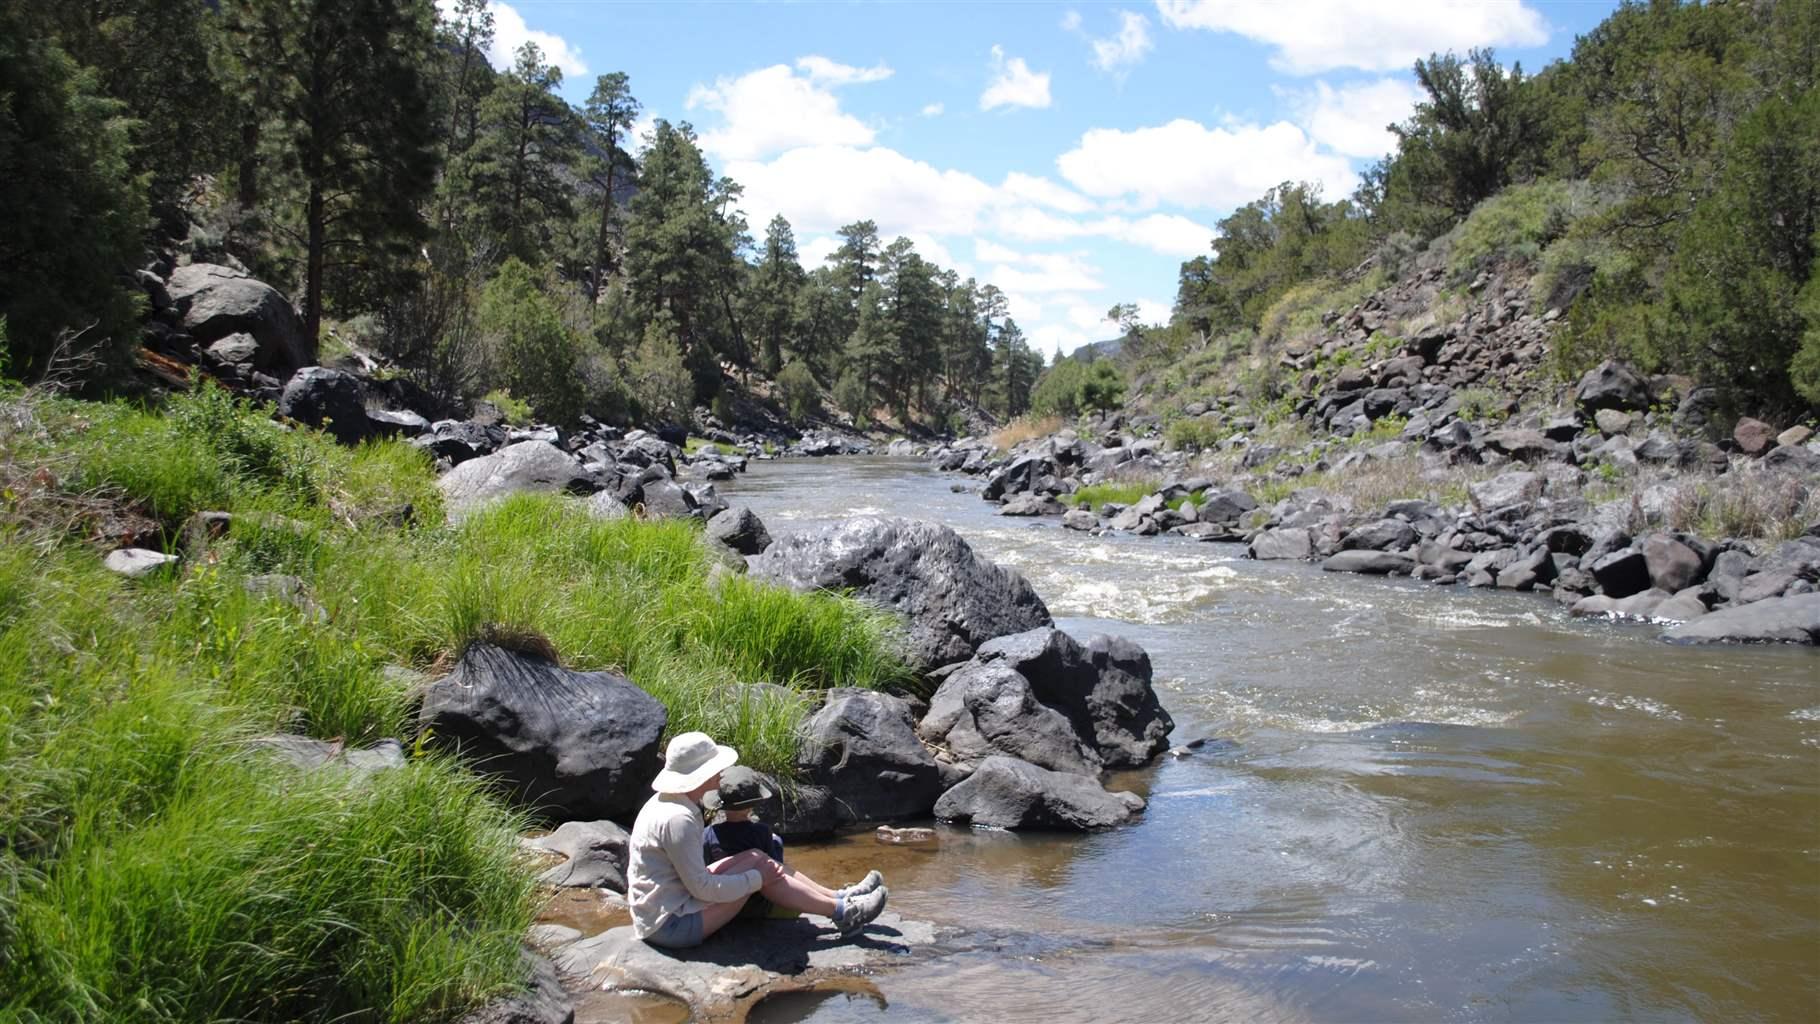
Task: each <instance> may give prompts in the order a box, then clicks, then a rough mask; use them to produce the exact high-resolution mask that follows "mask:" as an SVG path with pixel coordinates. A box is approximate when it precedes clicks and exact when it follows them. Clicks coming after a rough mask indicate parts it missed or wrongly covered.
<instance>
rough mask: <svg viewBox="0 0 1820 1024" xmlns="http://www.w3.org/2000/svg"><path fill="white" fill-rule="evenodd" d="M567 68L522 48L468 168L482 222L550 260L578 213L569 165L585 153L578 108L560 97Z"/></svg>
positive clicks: (523, 254)
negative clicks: (562, 229)
mask: <svg viewBox="0 0 1820 1024" xmlns="http://www.w3.org/2000/svg"><path fill="white" fill-rule="evenodd" d="M561 84H562V71H561V69H559V68H557V67H556V65H554V64H547V63H545V62H544V55H543V51H542V50H540V49H538V47H537V44H536V43H530V42H527V43H525V44H524V45H523V46H520V47H519V48H518V54H517V60H516V61H515V62H514V63H513V65H512V70H510V71H508V72H506V73H505V74H504V75H502V76H501V77H500V79H499V80H498V82H497V83H496V84H495V85H494V87H493V90H492V92H491V93H490V94H489V95H488V96H487V98H486V101H485V102H484V103H482V105H481V108H480V134H479V137H478V138H477V139H476V140H475V142H474V146H473V148H472V150H470V153H469V159H470V164H469V168H468V171H467V174H466V177H467V179H468V181H469V182H470V187H471V188H472V189H473V202H474V203H475V204H476V206H477V208H478V210H479V213H480V220H481V223H482V224H483V225H485V227H486V229H487V230H488V231H489V232H490V233H491V235H492V237H493V239H494V240H495V241H496V242H497V243H498V244H499V245H500V246H501V247H502V248H503V251H504V253H506V254H509V255H513V256H517V257H518V258H519V259H522V260H524V261H525V262H526V263H533V264H536V263H543V262H545V261H547V260H548V259H549V256H550V250H551V248H552V241H553V239H554V237H555V232H556V230H557V226H558V225H559V224H561V223H562V222H565V221H568V220H569V219H571V218H573V217H574V215H575V213H574V207H573V198H574V189H573V187H572V186H571V185H570V183H569V179H568V177H567V173H568V172H567V166H568V164H569V162H570V161H572V160H573V159H574V158H575V156H576V153H577V152H578V147H577V140H576V134H577V131H578V130H579V124H578V122H577V118H576V116H575V111H574V110H572V109H571V108H570V107H569V105H568V104H567V103H565V102H563V99H562V97H560V96H558V95H556V89H557V87H559V86H560V85H561Z"/></svg>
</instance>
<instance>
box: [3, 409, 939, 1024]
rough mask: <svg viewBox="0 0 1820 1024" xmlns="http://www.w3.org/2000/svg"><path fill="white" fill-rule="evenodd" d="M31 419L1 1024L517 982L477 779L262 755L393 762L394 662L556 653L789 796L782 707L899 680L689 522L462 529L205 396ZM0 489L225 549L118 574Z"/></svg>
mask: <svg viewBox="0 0 1820 1024" xmlns="http://www.w3.org/2000/svg"><path fill="white" fill-rule="evenodd" d="M24 402H25V399H23V398H22V396H19V395H18V394H16V393H15V394H13V395H0V483H4V484H5V485H6V487H5V489H4V490H3V491H0V950H4V951H5V955H4V956H3V957H0V1020H5V1021H14V1020H17V1021H21V1022H39V1021H65V1020H82V1021H103V1022H112V1021H120V1022H125V1021H134V1022H139V1021H154V1022H162V1021H169V1022H178V1021H198V1020H237V1021H296V1020H310V1021H329V1020H362V1021H399V1022H404V1021H436V1020H441V1019H447V1018H449V1017H452V1016H455V1015H457V1014H458V1013H459V1012H461V1011H462V1010H464V1009H465V1008H467V1007H469V1006H472V1005H474V1004H475V1003H476V1002H478V1001H480V1000H482V999H485V998H487V997H489V996H490V995H492V994H495V993H498V992H500V991H502V990H504V989H506V988H509V987H511V986H514V985H516V984H518V983H519V981H520V964H519V959H518V949H519V942H520V940H521V939H522V936H523V933H524V930H525V928H526V926H527V925H528V923H529V921H530V918H531V914H532V911H533V908H534V885H533V882H532V880H531V875H530V872H529V869H528V867H527V866H526V865H525V864H523V863H522V861H521V860H520V859H519V857H518V854H517V840H516V837H517V834H518V833H519V832H520V831H521V829H522V826H523V824H524V823H523V821H522V819H521V818H520V817H519V816H518V815H516V814H515V813H513V812H511V811H509V810H508V809H506V808H505V807H503V806H501V805H500V804H499V803H497V802H496V801H495V799H494V798H493V796H491V795H490V791H489V790H487V789H485V788H484V787H483V785H482V783H481V782H480V781H479V780H478V779H477V778H476V777H475V776H473V775H471V774H470V773H469V772H468V771H467V770H466V769H465V767H464V766H462V765H460V764H458V763H455V762H453V761H448V760H443V759H440V758H437V757H433V756H432V757H415V758H412V759H411V760H410V762H409V764H408V765H407V766H405V767H403V768H400V769H394V770H389V771H382V772H378V773H375V774H373V775H371V776H368V777H365V778H355V777H353V776H352V775H351V774H350V773H349V772H347V771H345V770H343V769H340V768H337V767H329V768H325V769H319V770H317V771H315V772H311V773H301V772H299V771H297V770H296V769H294V768H291V767H289V766H288V765H286V764H281V763H278V762H275V761H271V760H267V759H265V758H264V757H263V756H261V755H257V754H254V753H251V752H249V746H248V744H247V742H246V741H247V740H248V739H250V738H251V737H253V736H256V735H260V734H266V733H271V732H274V731H281V732H292V733H301V734H305V735H309V736H314V737H317V738H320V739H335V738H340V739H341V740H343V741H344V742H345V743H348V744H364V743H366V742H370V741H372V740H374V739H378V738H380V737H385V736H401V737H404V738H406V739H407V740H408V739H409V731H410V729H411V724H412V694H411V692H410V688H411V684H410V683H409V682H408V681H406V680H404V679H401V678H400V677H399V675H398V674H396V673H393V672H391V671H388V669H389V667H390V666H395V665H402V666H410V667H414V668H417V669H422V670H434V669H438V668H441V667H445V666H447V665H448V664H450V663H451V662H452V661H453V659H454V658H456V657H458V656H459V654H460V653H461V651H462V649H463V648H464V647H465V646H466V645H467V644H468V643H471V642H472V641H474V640H475V639H478V638H482V637H492V636H498V635H501V634H508V635H518V636H539V637H544V638H547V639H548V641H549V642H550V643H551V644H553V646H554V647H555V649H556V650H557V651H558V652H559V653H560V655H561V657H562V659H563V660H564V661H565V663H567V664H569V665H570V666H572V667H577V668H606V667H615V668H619V669H621V670H622V671H624V672H626V673H627V674H628V675H629V676H630V677H631V678H632V679H633V681H634V682H636V683H638V684H639V685H641V686H643V687H645V688H646V689H648V690H649V691H650V692H652V693H653V694H654V695H655V696H657V697H658V699H659V700H661V701H662V702H663V703H664V704H665V705H666V707H667V708H668V709H669V711H670V728H671V729H672V731H681V730H685V729H694V728H700V729H705V730H707V731H709V732H711V733H713V734H714V735H716V736H717V737H719V738H721V739H722V740H723V741H724V742H731V743H733V744H735V745H737V746H740V747H741V748H742V752H743V753H744V754H745V760H746V761H747V762H748V763H753V764H756V765H758V766H759V767H761V768H767V769H771V770H774V771H779V772H780V773H783V774H785V775H787V774H789V773H790V772H791V771H792V770H793V762H794V753H795V737H796V730H797V727H798V724H799V722H800V719H801V716H802V714H803V710H804V708H805V707H806V706H807V704H808V702H807V701H806V700H805V699H804V698H803V697H802V696H801V691H803V690H807V689H812V688H817V687H825V686H834V685H855V686H879V685H886V684H892V683H897V682H901V681H903V679H904V678H905V675H906V670H905V668H904V666H903V664H902V662H901V660H900V659H899V658H898V657H897V656H896V654H895V653H893V652H894V647H893V646H892V635H891V631H892V628H893V627H892V625H891V623H890V622H888V621H887V620H886V619H885V618H884V617H883V616H882V614H880V613H877V612H875V611H872V610H869V609H866V608H864V607H862V606H860V605H858V604H856V603H854V602H851V601H848V600H845V599H841V598H835V597H829V596H820V595H818V596H800V595H794V594H789V593H786V592H783V591H780V590H776V589H772V588H768V587H765V586H761V585H759V584H757V583H754V582H752V581H748V580H745V579H743V578H737V577H734V578H727V579H722V580H718V581H712V582H711V581H710V577H709V565H710V562H709V558H708V555H707V553H706V551H705V550H704V548H703V547H702V540H701V535H700V530H699V528H697V527H694V526H691V525H688V524H681V523H642V522H636V521H629V520H627V521H613V522H601V521H597V520H594V519H592V518H590V517H589V516H588V515H587V514H586V512H585V510H584V509H583V508H582V507H581V506H580V504H579V503H578V502H576V501H574V500H573V499H568V498H564V497H560V496H539V497H519V498H514V499H510V500H507V501H504V502H501V503H499V504H497V505H495V506H492V507H490V508H488V509H485V510H483V511H481V512H479V513H477V514H475V515H471V516H469V517H467V518H466V519H465V520H464V521H463V522H462V523H461V524H460V525H459V526H450V525H445V524H444V523H443V522H442V516H441V509H440V501H439V498H438V496H437V490H436V487H435V482H434V478H433V474H432V471H431V468H430V465H429V463H428V462H427V460H425V459H424V457H423V456H422V454H421V453H419V452H417V451H416V450H414V449H412V448H410V447H409V446H406V445H398V444H377V445H368V446H364V447H362V448H360V449H356V450H350V449H346V448H340V447H337V446H335V445H334V444H333V443H332V442H330V441H328V440H326V439H325V438H323V437H322V436H321V435H319V434H317V433H315V432H313V431H297V432H289V431H284V430H282V429H279V428H277V427H275V426H274V425H272V424H271V423H270V422H269V419H268V418H267V415H266V413H265V412H264V411H263V410H259V409H256V408H253V407H250V406H247V405H245V404H243V403H238V402H235V401H233V400H231V399H229V398H228V397H227V396H226V395H224V394H221V393H218V392H212V391H204V392H202V393H201V394H198V395H195V396H191V397H187V398H183V399H179V400H176V401H174V402H173V403H171V405H170V406H169V407H168V408H166V409H164V410H148V409H141V408H134V407H129V406H125V405H86V404H81V403H75V402H67V401H62V400H43V399H32V400H31V402H32V408H31V409H29V410H26V409H25V408H24V405H23V403H24ZM15 414H17V415H15ZM15 484H17V486H18V487H30V488H36V489H37V491H41V492H43V493H44V494H48V495H53V496H57V497H59V498H60V499H61V500H65V501H66V502H77V499H78V498H80V502H77V505H78V507H81V508H91V507H92V509H98V510H106V509H114V510H121V509H128V508H130V509H134V510H136V511H137V512H139V513H140V514H144V515H149V516H151V517H152V518H153V519H154V520H155V521H156V522H157V523H158V524H160V525H161V526H162V528H163V529H164V531H165V543H166V544H167V546H170V547H173V548H174V547H175V545H176V544H177V539H178V534H179V531H180V530H181V527H182V524H183V523H184V522H185V521H186V520H187V519H188V518H189V516H190V515H191V514H192V513H194V512H196V511H199V510H204V509H219V510H224V511H227V512H229V513H230V514H231V516H232V526H231V528H230V529H229V531H228V534H227V536H226V537H224V538H221V539H219V540H217V541H215V542H214V543H213V544H211V545H210V546H209V547H208V548H207V550H206V551H202V550H192V551H189V552H188V553H187V554H186V557H185V560H184V562H183V563H182V565H181V567H180V568H179V570H178V571H175V572H172V573H170V574H168V575H165V576H161V577H150V578H146V579H142V580H136V581H125V580H122V579H120V578H118V577H116V576H114V575H113V574H111V573H109V572H107V571H106V570H104V569H103V568H102V567H101V564H100V552H99V551H97V550H95V549H94V548H92V547H89V546H88V545H87V544H86V543H84V542H83V540H82V538H83V537H84V536H86V531H87V529H88V527H87V526H83V527H82V528H81V529H80V530H78V531H77V532H75V533H71V532H68V531H69V527H70V521H69V520H66V519H65V518H63V517H48V516H45V515H43V514H41V510H42V509H44V508H46V507H48V505H47V504H46V503H45V502H41V501H37V500H36V499H33V500H26V498H25V497H23V496H22V495H21V493H18V492H17V491H16V489H15ZM37 491H35V492H34V493H37ZM84 503H86V504H84ZM406 506H409V508H410V509H411V513H412V514H410V515H407V514H405V508H406ZM96 514H97V515H99V514H100V513H99V512H97V513H96ZM91 525H92V524H91ZM154 543H155V542H154ZM267 574H280V575H282V576H284V577H289V578H290V582H288V583H283V584H274V583H271V582H267V583H266V584H265V585H263V586H258V587H255V586H252V585H251V584H254V583H255V582H257V581H256V580H255V577H259V576H264V575H267ZM756 682H768V683H774V684H777V686H776V687H775V688H772V687H749V686H741V685H740V684H749V683H756Z"/></svg>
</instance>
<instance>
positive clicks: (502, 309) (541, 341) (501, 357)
mask: <svg viewBox="0 0 1820 1024" xmlns="http://www.w3.org/2000/svg"><path fill="white" fill-rule="evenodd" d="M480 328H481V331H482V333H483V334H484V335H485V336H486V338H487V339H488V341H489V343H490V345H491V347H492V349H493V352H494V359H495V362H496V363H497V365H498V367H499V372H500V376H501V378H502V379H503V380H504V382H505V386H506V387H507V388H509V389H510V390H511V392H512V394H513V395H515V396H517V397H518V398H520V399H522V400H523V401H525V402H527V403H529V404H530V406H531V409H532V411H533V412H534V413H536V414H537V416H538V417H539V418H541V419H544V420H548V421H549V422H552V423H563V424H568V423H574V422H575V421H576V418H577V417H579V416H580V415H581V413H582V405H583V403H584V401H585V396H584V395H583V393H582V387H581V379H582V378H581V373H580V361H581V357H582V354H583V353H582V348H581V339H579V338H577V337H576V336H575V334H574V333H573V332H571V331H570V330H569V327H568V325H567V324H565V323H564V322H563V319H562V314H561V311H560V310H559V309H558V308H557V305H556V302H555V301H554V300H552V299H551V298H550V296H549V295H547V294H546V293H545V292H544V288H543V285H541V284H540V282H539V281H538V279H537V277H536V276H535V275H533V273H532V272H531V268H530V267H527V266H525V265H524V264H523V263H522V262H520V261H519V260H518V259H517V258H516V257H513V258H512V259H508V260H506V262H505V263H504V264H503V265H502V266H501V267H500V268H499V272H498V273H497V274H495V275H494V276H493V279H492V280H491V281H489V282H487V287H486V290H485V291H484V292H482V293H481V297H480Z"/></svg>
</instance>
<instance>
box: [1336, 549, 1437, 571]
mask: <svg viewBox="0 0 1820 1024" xmlns="http://www.w3.org/2000/svg"><path fill="white" fill-rule="evenodd" d="M1415 565H1416V563H1415V559H1413V558H1411V557H1409V556H1408V555H1399V554H1394V553H1392V552H1389V551H1362V550H1354V551H1341V552H1340V553H1338V554H1336V555H1333V556H1332V557H1330V558H1328V559H1327V560H1326V561H1325V562H1322V563H1321V568H1322V569H1324V570H1326V571H1328V572H1357V573H1364V574H1366V575H1368V576H1406V575H1408V574H1409V572H1410V571H1411V570H1412V569H1414V568H1415Z"/></svg>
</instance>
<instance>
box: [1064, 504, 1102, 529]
mask: <svg viewBox="0 0 1820 1024" xmlns="http://www.w3.org/2000/svg"><path fill="white" fill-rule="evenodd" d="M1062 525H1063V526H1065V527H1067V528H1068V529H1070V530H1082V531H1085V530H1091V529H1093V528H1094V527H1096V526H1098V525H1100V517H1099V516H1096V515H1094V514H1093V513H1092V512H1089V511H1087V510H1086V509H1084V508H1075V509H1069V510H1068V511H1067V512H1064V513H1062Z"/></svg>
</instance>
